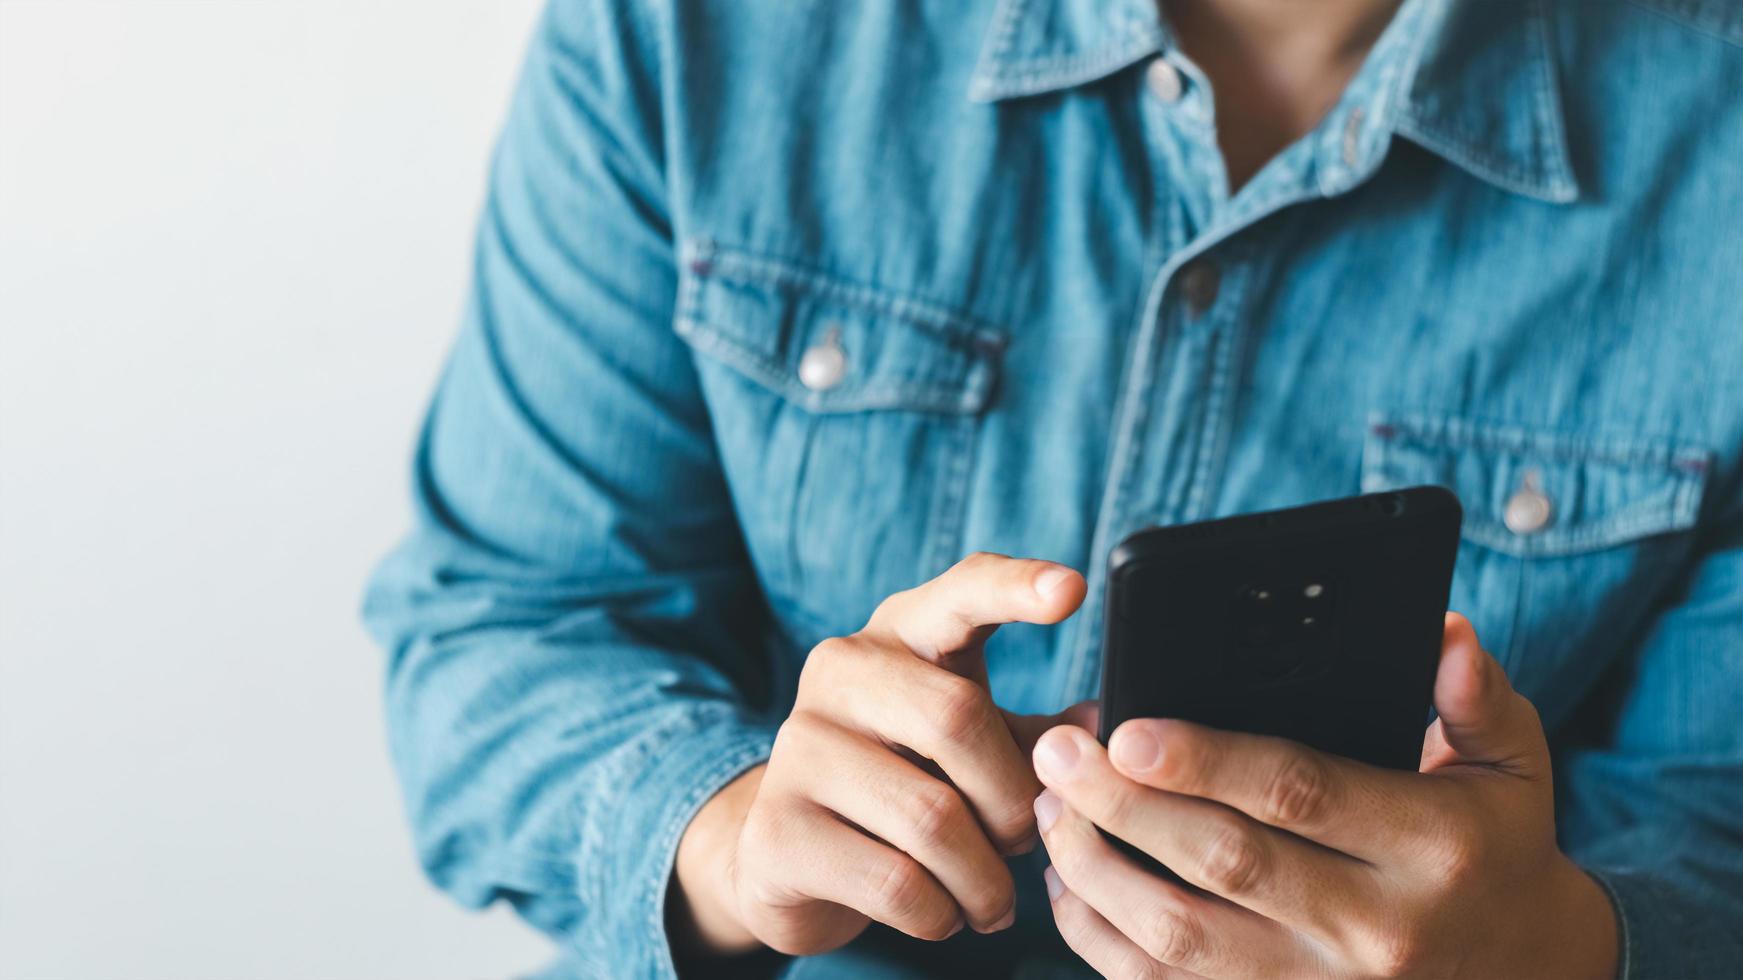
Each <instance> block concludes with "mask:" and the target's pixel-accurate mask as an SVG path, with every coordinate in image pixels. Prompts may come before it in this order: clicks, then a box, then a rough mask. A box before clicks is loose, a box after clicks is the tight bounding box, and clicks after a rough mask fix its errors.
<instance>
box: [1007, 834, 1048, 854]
mask: <svg viewBox="0 0 1743 980" xmlns="http://www.w3.org/2000/svg"><path fill="white" fill-rule="evenodd" d="M1039 843H1041V838H1040V837H1038V836H1036V835H1034V834H1030V835H1029V839H1028V840H1026V841H1024V842H1022V843H1021V844H1018V845H1017V846H1016V847H1013V848H1011V849H1010V850H1009V851H1007V852H1005V853H1006V854H1007V855H1009V856H1012V857H1018V856H1021V855H1024V854H1027V853H1029V852H1030V851H1033V850H1034V849H1035V845H1036V844H1039Z"/></svg>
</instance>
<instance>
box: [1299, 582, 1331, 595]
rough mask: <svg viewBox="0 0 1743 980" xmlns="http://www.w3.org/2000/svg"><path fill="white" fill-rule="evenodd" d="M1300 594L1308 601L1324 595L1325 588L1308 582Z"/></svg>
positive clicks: (1316, 583)
mask: <svg viewBox="0 0 1743 980" xmlns="http://www.w3.org/2000/svg"><path fill="white" fill-rule="evenodd" d="M1301 594H1302V595H1304V596H1306V597H1307V598H1309V599H1317V598H1319V597H1320V596H1322V595H1325V586H1323V585H1320V584H1319V583H1318V582H1309V583H1308V584H1307V587H1306V588H1304V589H1302V590H1301Z"/></svg>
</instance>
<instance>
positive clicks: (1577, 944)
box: [1537, 855, 1621, 980]
mask: <svg viewBox="0 0 1743 980" xmlns="http://www.w3.org/2000/svg"><path fill="white" fill-rule="evenodd" d="M1554 876H1555V887H1554V890H1553V896H1554V900H1553V904H1552V905H1551V906H1550V908H1552V909H1554V910H1555V912H1554V913H1553V914H1555V915H1556V916H1557V920H1558V921H1556V922H1555V923H1553V929H1552V931H1551V932H1550V933H1549V935H1551V936H1554V937H1556V938H1555V939H1554V940H1552V941H1549V942H1543V941H1541V938H1540V940H1539V948H1540V949H1541V951H1542V953H1543V954H1545V956H1546V958H1547V959H1546V962H1544V963H1543V964H1542V965H1543V966H1544V969H1543V970H1542V971H1541V972H1539V973H1538V974H1537V975H1539V976H1546V977H1547V976H1557V977H1569V978H1578V980H1614V978H1615V976H1616V970H1617V964H1618V960H1619V958H1620V949H1621V936H1620V930H1619V929H1618V927H1617V924H1616V908H1615V905H1614V904H1613V903H1612V902H1611V901H1610V894H1609V892H1607V891H1605V890H1604V886H1602V885H1600V884H1598V882H1597V879H1595V878H1593V877H1592V876H1591V875H1589V874H1587V873H1586V871H1585V869H1584V868H1581V867H1580V866H1579V865H1577V864H1575V863H1574V862H1573V861H1572V860H1571V859H1570V858H1568V857H1566V856H1565V855H1561V856H1558V859H1557V862H1556V868H1555V871H1554Z"/></svg>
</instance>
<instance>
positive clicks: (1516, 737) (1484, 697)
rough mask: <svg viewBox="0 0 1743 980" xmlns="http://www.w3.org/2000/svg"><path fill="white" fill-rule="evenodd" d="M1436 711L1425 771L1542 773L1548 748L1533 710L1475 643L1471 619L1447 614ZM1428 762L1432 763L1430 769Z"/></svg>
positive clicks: (1497, 665)
mask: <svg viewBox="0 0 1743 980" xmlns="http://www.w3.org/2000/svg"><path fill="white" fill-rule="evenodd" d="M1434 710H1435V712H1436V713H1437V714H1438V715H1439V716H1440V717H1439V718H1438V719H1436V721H1435V723H1434V725H1432V726H1431V727H1430V729H1429V733H1428V740H1427V744H1426V745H1425V746H1424V750H1423V763H1424V765H1423V768H1424V769H1429V768H1438V767H1439V766H1442V765H1457V764H1467V765H1470V764H1475V765H1494V766H1501V767H1504V768H1511V769H1520V770H1525V771H1529V772H1537V771H1544V770H1545V769H1546V768H1547V762H1548V754H1549V750H1548V745H1547V744H1546V742H1545V740H1544V736H1543V725H1542V723H1541V722H1540V721H1538V718H1537V710H1536V709H1535V708H1533V707H1532V706H1531V702H1529V701H1527V700H1526V699H1525V698H1524V697H1523V696H1521V695H1520V694H1519V693H1518V692H1517V691H1515V690H1513V685H1512V684H1511V683H1510V682H1509V681H1508V680H1507V672H1506V671H1504V670H1502V669H1501V665H1500V664H1499V663H1497V662H1496V660H1495V658H1494V657H1491V656H1490V655H1489V654H1488V653H1487V652H1486V651H1484V649H1483V647H1482V645H1481V644H1480V643H1478V642H1477V632H1476V630H1475V629H1473V628H1472V627H1471V623H1470V620H1468V619H1466V618H1465V617H1463V616H1461V615H1459V614H1458V613H1448V614H1447V617H1446V632H1445V633H1444V634H1443V637H1442V640H1441V648H1440V670H1439V672H1438V673H1436V675H1435V678H1434ZM1431 762H1432V763H1433V765H1431Z"/></svg>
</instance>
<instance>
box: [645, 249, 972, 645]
mask: <svg viewBox="0 0 1743 980" xmlns="http://www.w3.org/2000/svg"><path fill="white" fill-rule="evenodd" d="M682 270H683V275H682V282H681V286H680V294H679V304H678V317H677V323H676V328H677V331H678V333H679V334H680V335H681V336H682V337H684V339H685V340H687V341H688V342H689V344H690V346H691V347H692V349H693V350H694V351H695V352H696V354H697V355H699V356H698V357H697V358H696V361H697V365H698V370H699V372H700V375H701V380H702V385H703V390H704V394H705V397H706V398H707V400H708V406H709V412H710V415H711V420H712V422H713V425H714V429H715V435H716V440H717V442H718V444H719V448H720V453H721V458H722V465H723V466H724V468H725V470H726V474H727V478H728V481H729V483H730V484H731V486H732V488H733V494H734V498H735V503H736V505H737V507H738V509H739V514H740V520H741V523H742V524H743V526H744V530H745V535H746V539H747V542H748V544H749V547H750V550H751V554H752V559H753V561H754V562H755V564H756V566H757V570H758V574H759V575H760V576H761V577H762V580H763V584H764V587H765V590H766V591H767V592H768V593H769V595H770V599H771V601H772V602H773V604H774V605H775V607H776V611H777V612H779V613H781V614H782V615H783V618H785V619H786V620H788V622H789V625H790V626H792V627H794V628H795V631H796V632H797V633H798V634H799V635H797V636H795V637H794V639H795V640H797V641H799V642H801V643H802V644H804V645H805V646H806V647H807V648H808V645H809V644H811V643H815V642H816V641H818V640H821V639H822V638H823V637H825V636H829V635H836V634H840V633H844V632H849V631H852V630H855V629H858V628H859V627H860V626H863V625H864V623H865V619H866V617H867V616H868V615H869V614H870V612H871V610H872V609H873V608H875V607H876V605H877V603H878V602H879V601H881V600H882V599H883V598H884V597H885V596H886V595H888V594H890V593H891V592H895V591H898V590H900V589H905V588H909V587H912V586H913V585H915V584H918V583H919V582H921V581H923V580H925V579H927V578H930V577H931V576H933V575H936V574H937V573H938V572H940V571H942V570H943V569H944V568H946V567H948V566H949V565H950V564H951V563H952V562H953V561H955V560H956V558H958V557H960V556H959V555H958V554H957V551H958V549H959V541H960V538H961V525H962V519H963V513H964V508H965V507H966V498H967V491H968V481H969V479H970V477H971V473H972V467H973V452H974V443H975V435H976V431H977V428H978V421H979V418H980V416H981V414H982V413H983V412H984V411H985V409H986V408H987V406H988V405H989V404H990V402H991V400H992V397H993V393H994V389H995V384H996V381H997V377H998V367H999V354H1000V352H1001V350H1002V348H1003V337H1002V334H1001V333H1000V332H998V331H996V330H994V329H992V328H991V327H989V326H987V325H985V324H982V323H979V322H977V321H975V320H973V319H971V318H969V317H966V316H964V315H961V314H959V313H956V312H954V311H951V310H948V309H945V308H943V307H940V306H937V305H935V304H932V303H930V302H926V301H922V300H917V299H913V298H909V297H905V296H900V295H896V294H892V293H888V292H884V291H881V290H877V289H873V288H869V287H866V286H864V285H862V284H858V283H854V282H851V281H848V280H844V279H840V278H836V277H832V276H828V275H824V274H821V273H818V272H816V271H814V270H810V269H806V268H803V267H800V266H797V265H794V264H791V263H786V262H779V261H773V260H769V259H766V258H762V257H758V256H754V255H749V254H746V253H743V252H739V251H736V250H732V249H727V248H722V247H720V246H716V245H713V244H709V243H701V244H692V245H691V246H689V247H688V248H687V249H686V254H685V257H684V261H683V264H682Z"/></svg>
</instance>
